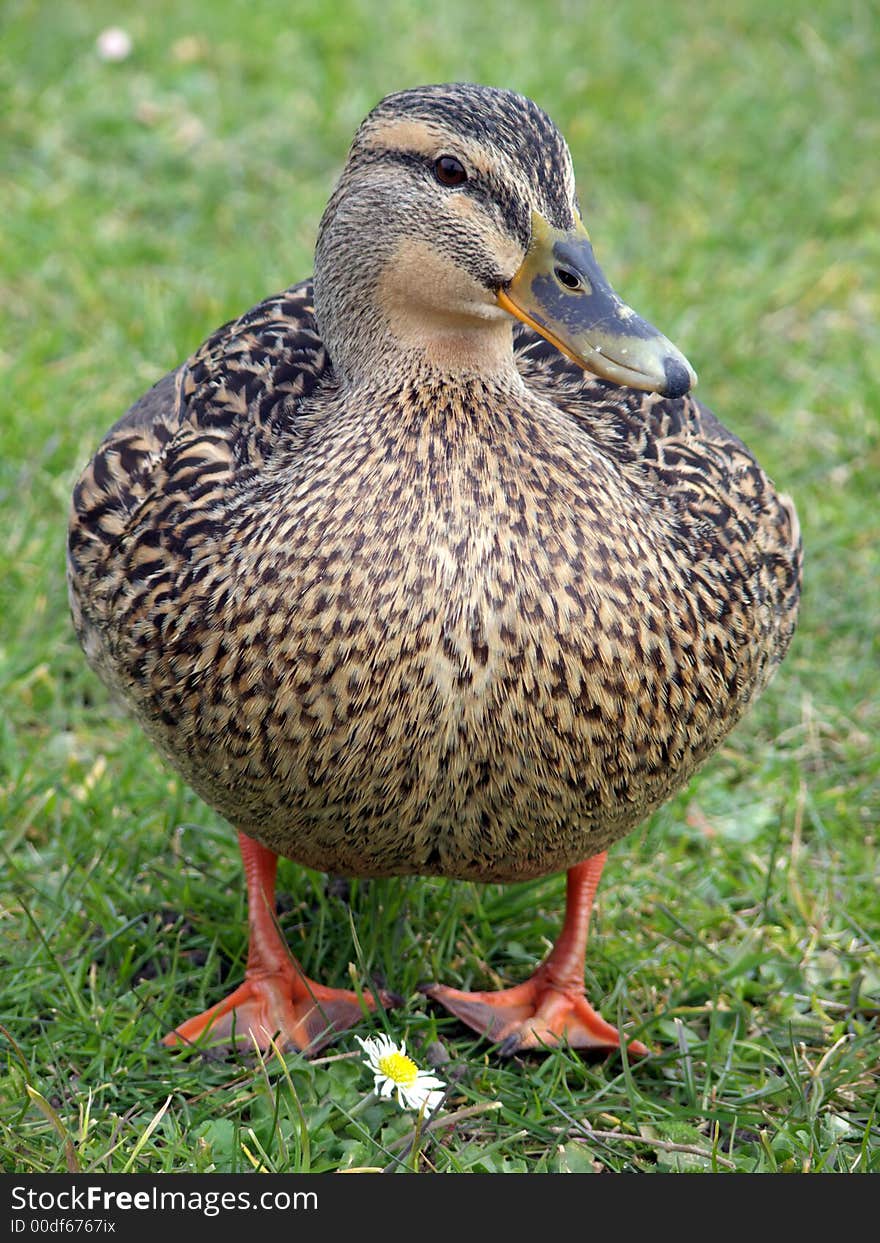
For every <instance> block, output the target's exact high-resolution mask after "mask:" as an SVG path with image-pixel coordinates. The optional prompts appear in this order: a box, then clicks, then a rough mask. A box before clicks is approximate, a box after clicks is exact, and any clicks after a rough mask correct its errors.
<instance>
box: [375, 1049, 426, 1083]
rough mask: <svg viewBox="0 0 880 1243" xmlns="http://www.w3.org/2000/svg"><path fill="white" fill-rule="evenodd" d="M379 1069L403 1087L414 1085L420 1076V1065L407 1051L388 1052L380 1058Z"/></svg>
mask: <svg viewBox="0 0 880 1243" xmlns="http://www.w3.org/2000/svg"><path fill="white" fill-rule="evenodd" d="M379 1069H380V1071H381V1072H382V1074H383V1075H385V1076H387V1078H389V1079H391V1080H392V1081H393V1082H394V1083H399V1084H400V1086H401V1087H403V1088H410V1087H412V1085H413V1084H414V1083H415V1082H416V1080H417V1079H418V1076H419V1068H418V1066H416V1064H415V1062H414V1061H413V1060H412V1058H410V1057H407V1056H406V1054H405V1053H396V1052H395V1053H386V1054H385V1056H384V1057H380V1058H379Z"/></svg>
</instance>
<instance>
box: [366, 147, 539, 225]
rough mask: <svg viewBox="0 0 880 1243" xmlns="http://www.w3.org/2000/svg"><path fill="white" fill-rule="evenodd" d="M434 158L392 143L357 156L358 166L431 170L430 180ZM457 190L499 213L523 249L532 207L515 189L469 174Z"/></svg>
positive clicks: (493, 212) (530, 223)
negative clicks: (386, 166) (395, 166)
mask: <svg viewBox="0 0 880 1243" xmlns="http://www.w3.org/2000/svg"><path fill="white" fill-rule="evenodd" d="M435 162H436V161H435V159H434V158H433V157H429V156H425V155H419V154H418V153H416V152H415V151H401V150H399V149H392V148H391V147H385V148H381V149H373V150H372V151H364V152H362V153H360V154H359V155H358V157H357V163H358V164H359V165H361V166H364V165H370V164H392V165H397V166H398V167H403V168H411V169H414V170H415V169H419V170H420V171H422V172H425V171H427V172H428V173H430V176H431V179H432V180H435V179H436V174H435V172H434V165H435ZM459 193H461V194H468V195H470V196H471V197H472V198H474V199H476V200H477V202H478V203H482V204H483V205H484V206H485V207H486V208H487V209H488V211H489V212H490V214H495V213H498V214H500V216H501V219H502V220H503V221H504V224H505V225H506V227H507V229H508V231H509V232H510V233H511V234H512V235H513V236H514V237H515V238H516V239H517V241H518V242H520V244H521V245H522V246H523V248H524V249H526V248H527V247H528V245H529V242H530V241H531V236H532V221H531V211H530V208H529V206H528V204H526V203H524V202H523V201H522V199H521V198H520V197H519V196H518V195H517V194H516V193H515V192H513V191H512V190H510V189H508V187H507V186H505V185H503V184H500V183H498V182H496V181H494V180H493V181H487V180H485V179H483V180H480V179H478V178H476V177H470V178H468V180H467V181H466V182H465V183H464V184H463V185H462V186H461V187H459Z"/></svg>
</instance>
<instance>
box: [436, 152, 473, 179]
mask: <svg viewBox="0 0 880 1243" xmlns="http://www.w3.org/2000/svg"><path fill="white" fill-rule="evenodd" d="M434 176H435V177H436V178H437V180H438V181H439V182H440V184H441V186H463V185H464V183H465V182H466V181H467V169H466V168H465V166H464V165H463V164H462V162H461V160H457V159H456V158H455V156H454V155H441V156H440V157H439V158H438V159H436V160H435V161H434Z"/></svg>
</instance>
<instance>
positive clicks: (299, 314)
mask: <svg viewBox="0 0 880 1243" xmlns="http://www.w3.org/2000/svg"><path fill="white" fill-rule="evenodd" d="M328 378H332V370H331V366H330V362H329V359H328V357H327V352H326V350H325V349H324V347H323V344H322V342H321V339H320V336H319V334H318V330H317V326H316V324H315V318H314V310H313V305H312V284H311V281H304V282H302V283H301V284H299V285H294V286H292V287H291V288H290V289H287V290H285V291H284V292H283V293H280V294H277V295H276V296H274V297H272V298H268V299H266V300H265V301H264V302H261V303H259V304H258V305H257V306H255V307H253V308H252V309H251V310H250V311H248V312H246V313H245V314H244V315H242V316H241V317H240V318H239V319H236V320H232V321H231V322H230V323H228V324H225V325H224V326H223V327H222V328H218V330H217V331H216V332H215V333H213V334H212V335H211V336H210V337H209V338H208V339H207V340H206V341H205V342H204V344H203V345H202V346H200V348H199V349H198V350H197V351H196V352H195V354H193V355H192V357H191V358H189V359H188V360H187V361H186V362H185V363H183V364H182V365H181V366H180V367H178V368H176V370H174V371H171V372H169V373H168V375H165V376H163V377H162V379H161V380H159V381H158V383H157V384H155V385H154V386H153V387H152V388H151V389H150V391H149V392H148V393H145V394H144V396H143V397H141V398H140V400H138V401H136V402H135V404H134V405H133V406H132V407H131V409H130V410H128V412H127V413H126V414H124V415H123V417H122V418H121V419H120V420H119V421H118V422H117V423H116V424H115V425H114V426H113V427H112V428H111V429H110V431H109V432H108V433H107V435H106V436H105V437H104V439H103V441H102V442H101V444H100V446H99V447H98V449H97V451H96V453H95V455H94V457H93V458H92V460H91V461H90V462H89V463H88V465H87V466H86V468H85V470H84V471H83V473H82V475H81V477H80V479H79V481H78V483H77V485H76V487H75V489H74V494H73V503H72V508H71V514H70V527H69V535H68V581H69V586H70V596H71V604H72V608H73V613H74V621H75V624H76V626H77V631H78V633H79V635H80V638H81V640H82V641H83V642H84V645H86V646H87V648H88V644H87V642H86V632H87V630H88V629H89V628H90V627H95V626H97V627H99V628H100V627H101V625H102V623H103V621H104V620H105V617H106V609H107V607H108V606H109V602H110V598H111V596H112V594H113V592H114V590H115V589H116V585H115V584H114V581H113V579H114V575H113V573H112V572H111V570H110V566H111V563H114V562H115V561H116V560H117V558H116V553H117V552H118V550H119V548H120V545H123V544H124V543H125V539H126V534H127V533H128V532H129V531H130V530H131V529H132V526H133V524H134V523H135V522H136V520H137V515H138V513H139V511H141V509H142V507H143V506H144V505H145V504H146V503H148V502H149V501H150V500H151V498H154V497H155V495H156V492H157V490H158V489H161V488H163V487H165V486H167V483H168V480H169V479H170V478H171V477H172V476H173V478H174V486H175V490H176V491H178V492H180V491H181V490H182V489H183V490H185V491H186V493H187V495H188V497H190V498H191V500H192V504H193V506H194V507H195V506H197V505H198V504H199V503H200V502H203V501H205V500H206V498H207V497H208V495H209V493H210V492H212V491H213V490H215V489H217V488H218V487H221V486H225V485H228V483H229V481H230V478H231V476H234V475H236V474H238V473H239V472H242V471H247V470H249V469H252V468H255V467H258V466H259V464H260V462H261V461H263V460H264V459H265V458H266V457H267V456H268V455H269V454H270V453H271V451H272V446H273V443H277V439H278V437H277V433H278V431H279V430H280V428H281V426H282V425H283V426H285V427H289V426H290V424H291V421H292V420H293V419H295V418H296V413H297V409H298V407H299V406H300V404H301V402H302V401H303V399H305V398H306V397H308V396H309V395H310V394H311V393H312V392H314V390H315V389H316V387H317V386H318V385H319V384H321V383H323V382H324V381H326V380H327V379H328Z"/></svg>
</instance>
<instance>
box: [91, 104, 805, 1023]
mask: <svg viewBox="0 0 880 1243" xmlns="http://www.w3.org/2000/svg"><path fill="white" fill-rule="evenodd" d="M497 94H498V95H499V96H501V95H505V94H506V93H502V92H498V93H497ZM512 98H514V99H515V98H517V97H512ZM337 194H339V192H337ZM331 206H332V204H331ZM556 253H558V248H557V252H556ZM531 254H532V251H531V250H530V251H529V255H531ZM393 293H394V291H393V290H392V294H393ZM383 296H384V297H385V301H384V303H383V304H382V305H383V306H384V307H386V309H387V307H389V306H393V298H392V296H391V294H387V291H386V292H385V294H383ZM500 301H501V298H500V297H499V302H500ZM325 302H326V303H327V305H328V307H329V310H328V312H327V318H328V319H330V320H332V315H333V314H336V313H337V309H336V308H334V307H333V298H332V297H327V298H325ZM516 313H517V314H518V313H519V312H518V311H517V312H516ZM387 318H388V321H389V322H391V323H393V311H387ZM486 318H487V319H489V320H491V317H490V316H488V314H487V316H486ZM529 322H535V321H534V320H532V319H530V320H529ZM540 323H543V321H540ZM322 326H323V325H322ZM503 328H504V330H505V331H506V332H507V334H508V336H507V340H508V342H509V333H510V328H509V326H508V325H507V324H504V325H503ZM490 330H491V333H492V334H496V335H497V336H498V337H499V340H501V331H500V327H499V329H498V330H497V332H496V326H495V324H494V321H492V322H491V323H490V324H489V326H488V328H487V326H486V325H482V324H479V325H477V327H474V328H473V329H472V330H471V329H468V331H467V332H463V333H461V334H460V336H456V337H455V338H454V340H453V345H452V346H449V347H448V349H449V350H451V351H453V352H454V351H459V356H461V362H460V364H457V365H451V364H450V363H449V361H448V359H447V357H446V355H445V354H444V355H442V356H439V355H438V353H437V351H436V350H434V351H433V352H432V350H431V349H424V348H422V347H421V345H419V347H418V348H416V346H414V345H413V343H412V341H411V340H410V339H409V338H407V340H406V342H405V346H401V348H400V349H399V351H397V352H394V351H392V352H390V353H388V354H386V355H384V356H381V357H376V358H374V364H375V365H374V366H373V367H372V368H366V367H364V366H363V358H364V357H365V356H366V355H367V353H368V348H367V347H368V344H369V342H367V344H365V341H366V340H367V338H366V337H365V336H364V335H363V334H362V335H361V338H360V340H359V342H358V348H357V349H352V350H351V351H349V355H348V359H347V361H346V360H345V359H344V360H343V366H342V367H341V368H337V367H336V366H335V365H334V363H333V362H331V358H330V353H331V352H332V353H333V354H334V355H337V354H340V355H341V347H338V342H336V344H337V348H336V349H332V350H331V351H329V352H328V348H327V341H326V340H325V339H324V336H323V335H322V328H321V327H319V323H318V321H317V320H316V316H315V311H314V307H313V299H312V288H311V285H310V283H305V284H302V285H299V286H294V287H293V288H292V289H289V290H287V291H286V292H285V293H283V294H281V295H279V296H278V297H276V298H273V299H270V300H268V301H267V302H264V303H262V304H260V305H259V306H258V307H255V308H254V309H253V310H252V311H250V312H248V314H247V315H245V316H243V317H242V318H241V319H240V320H238V321H235V322H234V323H232V324H229V325H227V326H226V327H224V328H222V329H220V330H219V331H218V332H217V333H215V334H214V335H213V336H212V337H211V338H210V339H209V340H208V341H207V342H206V343H205V345H204V346H203V347H202V348H201V349H200V350H199V351H198V352H197V353H196V354H195V355H194V356H193V357H192V358H191V359H190V360H189V361H188V362H187V363H186V364H184V365H183V366H182V367H181V368H179V369H178V370H177V371H176V372H174V373H172V374H170V375H169V376H166V377H165V379H164V380H162V381H160V382H159V384H158V385H156V387H155V388H154V389H152V390H151V391H150V393H148V394H147V395H146V396H145V397H144V398H142V399H141V401H140V402H138V403H137V404H136V405H135V406H134V407H133V408H132V410H131V411H129V413H128V414H127V415H126V416H125V418H123V419H122V420H121V422H120V423H119V424H117V425H116V427H115V428H113V430H112V431H111V432H110V433H109V435H108V436H107V438H106V439H105V441H104V442H103V444H102V446H101V447H100V449H99V450H98V452H97V454H96V455H95V458H94V459H93V460H92V462H91V463H90V465H89V467H88V468H87V470H86V472H85V473H84V475H83V477H82V479H81V480H80V483H79V485H78V487H77V490H76V494H75V498H74V511H73V519H72V528H71V538H70V566H71V573H70V581H71V595H72V600H73V607H74V614H75V619H76V624H77V630H78V633H79V635H80V638H81V640H82V642H83V645H84V647H85V650H86V652H87V654H88V655H89V658H90V660H91V662H92V663H93V665H94V666H95V668H96V669H97V670H98V672H99V673H100V674H101V676H102V677H103V678H104V680H105V681H107V682H108V684H110V685H111V686H112V687H114V688H115V689H117V690H118V691H119V692H121V694H122V695H123V697H124V698H125V700H126V701H127V702H128V704H129V705H130V707H131V708H132V710H133V711H134V712H135V713H136V714H137V716H138V718H139V720H140V721H141V723H142V724H143V726H144V728H145V730H146V731H147V733H148V734H149V735H150V737H151V738H152V739H153V740H154V741H155V742H156V744H157V745H158V746H159V748H160V749H161V750H162V751H163V752H164V754H165V755H166V756H167V757H168V759H169V760H170V761H171V762H172V764H173V765H174V766H175V767H177V768H178V769H179V771H180V772H181V773H182V774H183V775H184V777H185V778H186V780H187V781H188V782H190V784H191V785H192V786H193V787H194V788H195V789H196V790H197V791H198V792H199V793H200V794H201V795H202V797H203V798H204V799H205V800H206V801H207V802H208V803H210V804H211V805H212V806H214V807H215V808H216V809H217V810H218V811H220V812H221V813H222V814H223V815H224V816H226V817H227V818H228V819H229V820H230V821H232V823H233V824H235V825H236V826H237V828H238V829H239V830H240V832H241V833H242V834H244V835H245V837H246V838H247V839H249V840H251V841H254V842H258V843H261V844H262V847H263V848H264V850H265V851H266V852H271V853H276V854H282V855H284V856H286V857H288V858H291V859H295V860H297V861H298V862H300V863H303V864H306V865H308V866H311V867H314V868H318V869H323V870H328V871H333V872H339V873H344V874H348V875H361V876H383V875H399V874H407V873H417V874H440V875H444V876H449V877H455V878H459V879H470V880H479V881H515V880H522V879H526V878H529V877H534V876H540V875H544V874H547V873H549V872H553V871H558V870H561V869H564V868H567V869H573V868H575V867H576V865H579V864H581V863H582V862H583V861H584V860H586V859H589V858H591V857H593V856H596V855H599V854H601V852H603V851H604V850H605V849H606V847H607V846H608V845H609V844H610V843H612V842H613V841H615V840H616V839H618V838H620V837H621V836H623V835H624V834H625V833H627V832H629V831H630V830H631V829H632V828H633V827H634V826H635V825H636V824H637V823H639V821H641V820H642V819H644V817H645V816H646V815H647V814H648V813H649V812H650V811H652V810H653V809H654V808H655V807H656V806H658V805H659V804H660V803H661V802H662V801H663V800H664V799H666V798H667V797H669V795H670V794H671V793H673V792H674V791H675V790H676V789H678V788H679V787H680V786H681V785H682V784H683V783H684V782H685V781H686V780H687V778H688V777H689V776H690V775H691V773H692V772H693V771H694V769H695V768H696V766H697V765H698V764H699V763H700V762H701V761H702V760H703V759H704V758H705V757H706V756H707V755H708V754H710V753H711V751H712V750H713V749H714V748H715V747H716V746H717V744H718V742H719V741H720V740H721V738H723V737H724V735H725V734H726V733H727V732H728V731H729V730H730V729H731V727H732V726H733V725H734V724H735V723H736V721H737V720H738V719H739V718H740V716H741V715H742V714H743V712H744V711H745V709H746V708H747V706H748V704H749V703H750V702H751V700H752V699H753V698H754V697H755V695H756V694H758V693H759V692H760V690H761V689H762V688H763V687H764V685H765V684H766V682H767V680H768V678H769V676H770V674H771V673H772V671H773V669H774V668H775V667H776V665H777V664H778V662H779V661H780V659H781V658H782V656H783V654H784V652H785V649H786V647H787V645H788V642H789V639H790V637H791V633H792V630H793V627H794V620H795V611H796V605H797V594H798V583H799V541H798V534H797V523H796V518H795V515H794V510H793V508H792V506H791V504H790V502H788V501H787V500H786V498H784V497H781V496H779V495H778V494H777V493H776V492H775V491H774V489H773V487H772V485H771V484H770V482H769V480H768V479H767V477H766V476H765V475H764V473H763V472H762V471H761V469H760V467H759V466H758V465H757V463H756V462H755V460H754V459H753V457H752V456H751V455H750V453H749V452H748V450H747V449H746V448H745V447H744V446H743V445H742V444H741V442H740V441H738V440H737V439H736V438H735V437H733V436H732V435H731V434H730V433H729V432H727V431H726V430H725V429H724V428H723V427H722V426H721V425H720V424H719V423H718V422H717V420H716V419H715V418H714V417H713V416H712V415H711V414H709V413H708V412H707V411H706V410H705V409H703V408H702V407H701V406H700V405H698V404H697V403H696V402H695V401H693V399H691V398H689V397H681V396H674V397H662V396H658V395H657V394H656V393H652V394H647V393H645V392H643V391H639V390H637V389H634V388H629V387H619V386H617V385H614V384H608V383H605V382H603V381H602V380H597V379H594V378H592V377H589V376H586V375H585V374H584V372H583V369H582V367H580V366H578V365H577V364H576V363H573V362H571V361H569V360H568V359H567V358H565V357H564V356H563V355H562V354H560V353H559V352H558V350H557V349H555V348H553V346H551V345H548V344H547V343H546V342H545V341H543V340H542V339H541V338H540V337H539V336H538V335H537V334H536V333H534V332H532V331H531V329H529V328H526V327H522V326H517V328H516V333H515V341H514V347H513V350H512V352H511V353H510V359H509V365H508V360H507V358H506V357H504V358H503V359H502V362H499V363H497V364H496V362H495V361H494V360H495V357H496V355H498V356H499V357H500V356H501V355H502V354H503V340H502V345H501V346H499V345H498V343H497V342H496V339H495V335H493V336H491V340H490ZM481 332H482V333H484V335H485V338H486V341H487V342H489V344H488V345H486V346H485V348H484V346H483V345H482V344H481V345H480V346H479V349H480V350H482V351H483V356H484V357H485V358H488V359H490V360H491V365H488V364H487V365H486V366H485V367H483V368H481V367H480V366H479V365H477V364H476V363H475V362H474V360H473V358H471V356H470V353H467V355H466V356H464V355H461V347H460V344H459V343H458V342H459V340H465V341H467V342H468V344H467V351H471V350H472V346H471V344H470V342H471V341H472V340H473V339H476V340H478V341H480V342H482V340H483V338H481V337H480V336H479V334H480V333H481ZM332 335H333V334H332V332H331V337H332ZM545 335H549V333H547V334H545ZM558 335H560V334H559V333H557V336H558ZM337 337H338V329H337ZM413 339H415V338H413ZM551 339H553V338H551ZM432 340H433V338H432ZM334 341H336V338H334ZM666 344H667V345H668V343H666ZM432 348H433V347H432ZM476 348H477V347H473V349H476ZM669 348H670V349H671V348H672V347H669ZM444 349H447V347H446V346H444ZM507 349H508V351H510V346H509V344H508V347H507ZM624 353H626V351H624ZM685 365H686V364H685ZM679 370H680V369H679ZM668 374H670V371H669V366H668V365H667V375H668ZM677 374H678V372H676V375H677ZM673 387H675V386H674V385H673ZM262 857H263V856H261V858H262ZM261 866H262V865H261ZM584 935H585V930H584ZM452 1008H455V1006H453V1007H452ZM457 1012H459V1013H460V1012H461V1011H460V1010H457ZM347 1021H350V1020H347ZM339 1025H342V1023H341V1022H339V1023H337V1026H339ZM490 1030H491V1026H490ZM563 1034H565V1033H563Z"/></svg>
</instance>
